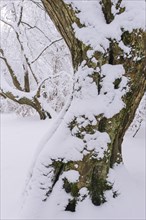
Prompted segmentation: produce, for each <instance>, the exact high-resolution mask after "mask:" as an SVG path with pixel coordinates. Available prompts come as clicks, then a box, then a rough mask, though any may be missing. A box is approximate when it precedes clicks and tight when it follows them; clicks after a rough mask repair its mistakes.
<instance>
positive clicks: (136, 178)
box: [1, 114, 146, 220]
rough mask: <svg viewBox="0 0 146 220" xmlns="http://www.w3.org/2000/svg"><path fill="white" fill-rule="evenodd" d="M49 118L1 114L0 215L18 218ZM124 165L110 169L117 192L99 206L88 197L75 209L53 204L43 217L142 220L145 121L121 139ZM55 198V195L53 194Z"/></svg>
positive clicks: (143, 209) (143, 207)
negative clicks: (55, 207) (58, 209)
mask: <svg viewBox="0 0 146 220" xmlns="http://www.w3.org/2000/svg"><path fill="white" fill-rule="evenodd" d="M50 124H51V122H50V121H49V120H46V121H40V120H39V119H38V118H37V117H32V118H18V117H16V116H15V115H11V114H2V115H1V219H2V220H4V219H20V217H19V218H17V217H16V216H17V212H18V211H19V208H20V206H19V205H20V203H21V195H22V192H23V189H24V186H25V181H26V177H27V173H28V171H29V168H30V166H31V162H32V160H33V156H34V154H35V151H36V148H37V146H38V144H39V142H40V141H41V139H42V137H43V136H44V135H45V134H46V132H47V130H48V129H49V126H50ZM123 155H124V163H125V166H121V167H118V168H116V169H115V171H112V172H111V177H112V178H114V179H117V181H116V188H117V189H118V190H119V193H121V194H120V195H119V196H118V197H117V198H116V199H110V202H108V203H105V204H104V205H103V206H101V207H95V206H93V205H92V204H91V203H90V202H89V200H88V199H87V200H85V202H83V203H81V204H80V205H79V206H78V209H77V212H76V213H70V212H63V213H61V212H56V210H53V206H52V207H51V206H50V207H48V208H49V212H48V213H46V210H47V209H46V210H44V214H43V215H42V217H41V218H45V219H99V220H101V219H106V220H113V219H116V220H128V219H129V220H134V219H135V220H142V219H143V220H144V219H146V216H145V171H146V170H145V169H146V168H145V123H143V124H142V127H141V129H140V131H139V132H138V134H137V135H136V137H135V138H133V137H132V136H131V135H130V134H128V133H127V135H126V137H125V140H124V143H123ZM56 199H57V198H56Z"/></svg>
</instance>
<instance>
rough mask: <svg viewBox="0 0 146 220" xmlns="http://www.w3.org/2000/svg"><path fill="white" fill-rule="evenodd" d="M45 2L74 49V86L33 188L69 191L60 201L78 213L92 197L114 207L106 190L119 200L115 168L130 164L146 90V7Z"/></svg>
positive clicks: (43, 194)
mask: <svg viewBox="0 0 146 220" xmlns="http://www.w3.org/2000/svg"><path fill="white" fill-rule="evenodd" d="M42 2H43V4H44V6H45V9H46V11H47V12H48V14H49V16H50V17H51V19H52V20H53V22H54V24H55V25H56V27H57V28H58V30H59V32H60V33H61V34H62V36H63V37H64V40H65V41H66V43H67V45H68V47H69V49H70V51H71V55H72V60H73V66H74V89H73V94H72V101H71V104H70V107H69V108H68V109H67V110H66V111H67V112H66V114H65V116H64V118H63V120H62V122H61V123H60V125H59V126H58V128H57V130H56V131H55V132H54V134H53V135H52V137H51V138H50V139H49V140H48V141H47V142H46V144H45V145H44V147H43V149H42V151H41V153H40V154H39V156H38V158H37V160H36V163H35V166H34V169H33V172H32V176H31V178H30V181H29V183H28V186H27V190H28V195H33V193H36V192H37V193H38V194H39V196H40V197H39V198H40V200H41V201H47V200H48V198H49V197H50V198H52V197H51V195H52V192H54V193H55V192H56V191H57V190H58V192H59V193H60V191H61V192H62V193H64V194H65V195H66V196H65V197H63V198H65V199H64V200H63V201H62V202H61V200H59V201H60V202H59V201H58V204H59V205H62V207H64V210H69V211H75V209H76V206H77V204H78V202H80V201H82V200H83V199H85V198H86V197H87V196H90V198H91V200H92V202H93V204H95V205H101V204H102V203H104V202H106V196H105V191H106V190H112V193H113V197H115V196H116V192H115V191H114V186H113V184H112V183H110V182H108V180H107V177H108V173H109V169H110V168H113V167H114V165H115V164H119V163H121V162H122V149H121V144H122V141H123V137H124V134H125V132H126V130H127V128H128V127H129V125H130V123H131V122H132V120H133V118H134V115H135V111H136V109H137V107H138V105H139V102H140V100H141V98H142V96H143V94H144V90H145V78H144V75H145V57H146V56H145V46H146V45H145V40H146V35H145V33H144V31H143V29H144V13H145V12H144V9H143V8H144V7H143V6H144V2H143V1H141V2H139V3H138V4H137V3H136V2H132V3H131V2H129V1H110V0H108V1H104V0H101V1H98V0H97V1H85V2H84V1H73V0H68V1H67V0H64V1H63V0H53V1H52V0H42ZM107 2H108V4H107ZM129 17H130V19H129ZM30 186H31V188H32V189H31V191H29V187H30ZM61 195H62V194H61ZM61 203H62V204H61Z"/></svg>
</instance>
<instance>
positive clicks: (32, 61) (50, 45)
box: [31, 38, 63, 64]
mask: <svg viewBox="0 0 146 220" xmlns="http://www.w3.org/2000/svg"><path fill="white" fill-rule="evenodd" d="M61 40H63V38H60V39H58V40H55V41H53V42H52V43H51V44H50V45H48V46H47V47H45V48H44V49H43V50H42V52H41V53H40V54H39V55H38V56H37V57H36V58H35V59H34V60H33V61H32V62H31V64H33V63H35V62H36V61H37V60H38V59H39V58H40V56H41V55H42V54H43V53H44V52H45V51H46V50H47V49H48V48H49V47H51V46H52V45H53V44H54V43H56V42H58V41H61Z"/></svg>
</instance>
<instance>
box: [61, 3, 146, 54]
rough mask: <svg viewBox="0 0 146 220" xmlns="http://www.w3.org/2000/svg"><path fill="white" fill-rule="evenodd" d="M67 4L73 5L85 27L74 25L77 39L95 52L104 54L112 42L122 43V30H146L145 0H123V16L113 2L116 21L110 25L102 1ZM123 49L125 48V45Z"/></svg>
mask: <svg viewBox="0 0 146 220" xmlns="http://www.w3.org/2000/svg"><path fill="white" fill-rule="evenodd" d="M65 2H66V3H68V4H70V3H71V4H72V6H73V8H74V9H75V10H76V15H77V17H78V18H79V19H80V22H81V24H82V25H83V27H81V28H80V27H78V26H77V24H76V23H74V24H73V28H74V30H75V34H76V37H77V38H78V39H79V40H81V41H82V42H84V44H86V45H90V46H91V47H92V50H94V51H100V52H102V53H104V52H105V51H106V50H107V49H108V48H109V44H110V40H116V41H117V42H120V41H121V35H122V33H123V31H122V30H124V31H129V32H131V31H133V30H134V29H138V28H140V29H143V30H145V27H146V23H145V1H144V0H141V1H138V0H137V1H133V0H130V1H127V0H123V1H122V3H121V7H120V8H125V11H124V13H121V14H119V13H118V11H117V9H116V4H117V1H113V6H112V12H113V14H114V20H113V21H112V22H111V23H110V24H107V23H106V21H105V18H104V14H103V13H102V10H101V7H102V6H101V4H100V0H96V1H93V0H89V1H76V0H65ZM99 30H100V31H99ZM122 47H123V48H124V45H123V46H122ZM124 49H125V48H124ZM126 50H129V49H128V48H127V49H126ZM89 57H90V56H89Z"/></svg>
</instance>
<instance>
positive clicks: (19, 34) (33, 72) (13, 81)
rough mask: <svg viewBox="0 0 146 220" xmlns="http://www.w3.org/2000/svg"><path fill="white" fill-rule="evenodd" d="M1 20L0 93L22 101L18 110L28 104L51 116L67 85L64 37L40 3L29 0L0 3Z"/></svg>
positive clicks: (60, 106) (68, 78)
mask: <svg viewBox="0 0 146 220" xmlns="http://www.w3.org/2000/svg"><path fill="white" fill-rule="evenodd" d="M29 15H31V16H29ZM38 17H39V19H38ZM42 23H43V25H42ZM0 24H1V29H2V39H1V46H0V59H1V78H2V80H3V83H1V93H0V94H1V96H2V97H5V98H7V99H9V100H12V101H13V102H15V103H18V106H19V105H20V104H21V105H22V107H21V108H20V107H17V109H16V110H17V112H19V111H20V109H21V111H22V110H23V109H28V108H26V106H30V107H31V109H32V108H33V109H35V110H36V111H37V112H38V113H39V115H40V118H41V119H45V118H46V117H47V116H49V117H51V116H52V115H54V113H55V111H59V110H60V109H61V108H62V105H64V103H65V96H66V94H65V93H66V90H68V88H69V85H70V77H69V74H70V73H71V68H69V66H70V56H69V53H68V50H67V49H66V46H65V44H64V41H63V40H62V38H61V36H60V35H59V34H57V35H56V31H55V28H51V27H52V23H51V21H50V19H49V17H48V16H47V18H46V15H45V12H44V10H43V9H42V7H41V8H39V7H38V5H36V4H34V3H33V2H31V1H25V0H21V1H11V2H7V3H4V2H3V3H1V18H0ZM10 48H11V50H10ZM60 52H62V55H61V53H60ZM65 63H66V65H64V64H65ZM54 66H55V69H54ZM67 67H68V68H67ZM61 71H62V73H61V74H59V72H61ZM68 73H69V74H68ZM66 79H67V81H68V83H66V87H65V88H64V90H63V89H62V81H64V82H65V81H66ZM68 94H69V90H68ZM58 95H59V100H60V103H57V98H58ZM9 103H10V102H9ZM16 106H17V105H16ZM22 112H23V111H22ZM25 112H27V111H25Z"/></svg>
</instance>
